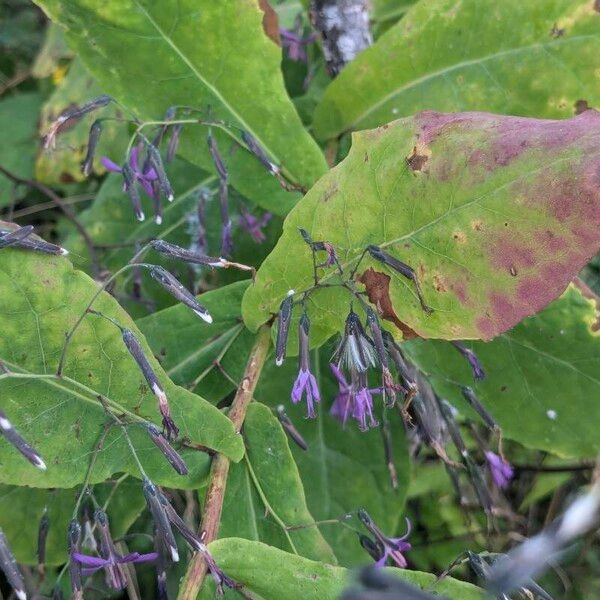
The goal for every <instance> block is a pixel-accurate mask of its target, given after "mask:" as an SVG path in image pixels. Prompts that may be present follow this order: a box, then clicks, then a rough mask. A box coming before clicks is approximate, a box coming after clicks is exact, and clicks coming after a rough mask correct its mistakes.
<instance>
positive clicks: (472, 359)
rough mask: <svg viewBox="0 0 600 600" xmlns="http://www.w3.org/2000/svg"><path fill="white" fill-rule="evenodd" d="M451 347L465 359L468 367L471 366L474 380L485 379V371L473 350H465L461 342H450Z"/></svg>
mask: <svg viewBox="0 0 600 600" xmlns="http://www.w3.org/2000/svg"><path fill="white" fill-rule="evenodd" d="M451 343H452V345H453V346H454V347H455V348H456V349H457V350H458V351H459V352H460V353H461V354H462V355H463V356H464V357H465V358H466V359H467V361H468V362H469V365H471V370H472V371H473V377H474V378H475V379H485V371H484V370H483V367H482V366H481V363H480V362H479V359H478V358H477V355H476V354H475V352H473V350H471V349H470V348H467V347H466V346H465V345H464V344H463V343H462V342H456V341H453V342H451Z"/></svg>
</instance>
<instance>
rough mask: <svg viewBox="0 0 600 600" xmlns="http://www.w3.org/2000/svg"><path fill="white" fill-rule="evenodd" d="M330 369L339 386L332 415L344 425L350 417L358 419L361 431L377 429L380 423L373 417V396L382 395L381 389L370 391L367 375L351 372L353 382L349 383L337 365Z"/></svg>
mask: <svg viewBox="0 0 600 600" xmlns="http://www.w3.org/2000/svg"><path fill="white" fill-rule="evenodd" d="M329 367H330V368H331V371H332V372H333V374H334V376H335V378H336V379H337V382H338V386H339V391H338V394H337V396H336V397H335V400H334V402H333V405H332V406H331V410H330V414H331V415H332V416H333V417H335V418H336V419H337V420H338V421H340V422H341V423H342V424H343V425H345V424H346V421H347V420H348V417H352V418H353V419H356V421H357V422H358V427H359V429H360V430H361V431H366V430H367V429H369V427H376V426H377V425H378V422H377V420H376V419H375V417H374V416H373V394H381V391H382V390H381V388H373V389H369V388H368V387H367V378H366V374H365V373H359V372H358V371H353V372H351V380H352V381H351V383H348V381H346V378H345V377H344V374H343V373H342V371H341V370H340V369H339V367H338V366H337V365H335V364H333V363H331V364H330V365H329Z"/></svg>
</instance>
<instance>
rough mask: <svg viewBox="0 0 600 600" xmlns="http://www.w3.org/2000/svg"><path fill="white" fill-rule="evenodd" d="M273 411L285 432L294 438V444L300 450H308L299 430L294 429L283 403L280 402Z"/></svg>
mask: <svg viewBox="0 0 600 600" xmlns="http://www.w3.org/2000/svg"><path fill="white" fill-rule="evenodd" d="M275 412H276V414H277V418H278V419H279V422H280V423H281V426H282V427H283V429H284V430H285V432H286V433H287V434H288V435H289V436H290V437H291V438H292V440H294V442H296V444H297V445H298V446H299V447H300V448H302V450H308V444H307V443H306V441H305V440H304V438H303V437H302V435H301V434H300V432H299V431H298V430H297V429H296V427H295V426H294V424H293V423H292V421H291V419H290V418H289V417H288V415H287V413H286V412H285V407H284V406H283V404H280V405H279V406H278V407H277V408H276V409H275Z"/></svg>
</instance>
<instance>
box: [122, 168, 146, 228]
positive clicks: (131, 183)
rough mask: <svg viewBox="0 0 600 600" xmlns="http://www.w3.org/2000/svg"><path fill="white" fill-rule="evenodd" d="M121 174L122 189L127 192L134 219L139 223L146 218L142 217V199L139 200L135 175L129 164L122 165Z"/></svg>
mask: <svg viewBox="0 0 600 600" xmlns="http://www.w3.org/2000/svg"><path fill="white" fill-rule="evenodd" d="M122 174H123V181H124V188H125V191H126V192H127V195H128V196H129V199H130V200H131V206H132V207H133V212H134V214H135V218H136V219H137V220H138V221H140V222H141V221H143V220H144V219H145V218H146V216H145V215H144V211H143V210H142V199H141V198H140V193H139V191H138V188H137V182H136V178H135V173H134V172H133V170H132V168H131V167H130V166H129V162H126V163H125V164H124V165H123V169H122Z"/></svg>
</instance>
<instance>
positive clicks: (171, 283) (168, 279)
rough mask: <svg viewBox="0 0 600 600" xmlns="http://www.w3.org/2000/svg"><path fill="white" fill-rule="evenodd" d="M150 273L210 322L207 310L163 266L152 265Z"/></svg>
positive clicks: (172, 293) (175, 296)
mask: <svg viewBox="0 0 600 600" xmlns="http://www.w3.org/2000/svg"><path fill="white" fill-rule="evenodd" d="M150 275H151V276H152V278H153V279H155V280H156V281H158V283H160V285H162V287H163V288H164V289H165V290H167V292H169V293H170V294H171V296H173V297H174V298H176V299H177V300H179V301H180V302H182V303H183V304H185V305H186V306H188V307H189V308H191V309H192V310H193V311H194V312H195V313H196V314H197V315H198V316H199V317H200V318H201V319H202V320H204V321H206V322H207V323H212V321H213V319H212V317H211V316H210V314H209V312H208V310H206V308H205V307H204V306H202V304H200V303H199V302H198V301H197V300H196V298H195V297H194V295H193V294H192V293H191V292H190V291H189V290H188V289H187V288H186V287H185V286H184V285H183V284H182V283H180V282H179V280H178V279H177V278H176V277H174V276H173V275H171V273H169V271H167V270H166V269H164V268H163V267H159V266H153V267H151V269H150Z"/></svg>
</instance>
